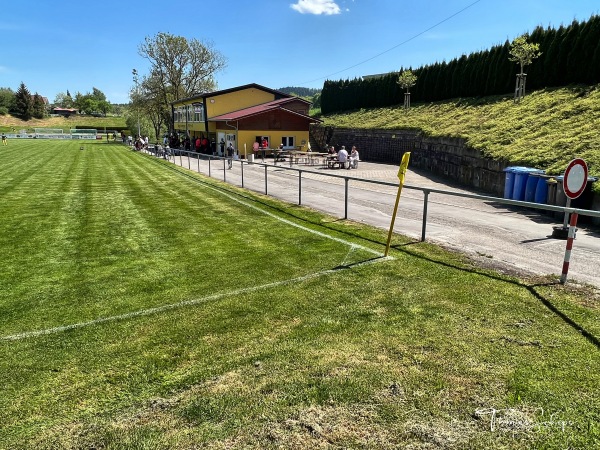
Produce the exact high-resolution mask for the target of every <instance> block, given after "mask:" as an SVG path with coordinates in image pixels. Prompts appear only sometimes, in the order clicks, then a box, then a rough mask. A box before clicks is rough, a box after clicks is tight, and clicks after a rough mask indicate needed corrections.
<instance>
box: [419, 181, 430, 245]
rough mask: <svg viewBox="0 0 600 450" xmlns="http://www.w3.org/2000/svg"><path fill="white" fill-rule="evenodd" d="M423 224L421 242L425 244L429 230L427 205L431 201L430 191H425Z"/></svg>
mask: <svg viewBox="0 0 600 450" xmlns="http://www.w3.org/2000/svg"><path fill="white" fill-rule="evenodd" d="M423 194H424V198H423V224H422V225H421V242H425V230H426V228H427V204H428V200H429V191H428V190H424V191H423Z"/></svg>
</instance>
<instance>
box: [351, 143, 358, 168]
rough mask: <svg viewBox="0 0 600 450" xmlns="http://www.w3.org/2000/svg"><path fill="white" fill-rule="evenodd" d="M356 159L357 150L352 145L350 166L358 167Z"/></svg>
mask: <svg viewBox="0 0 600 450" xmlns="http://www.w3.org/2000/svg"><path fill="white" fill-rule="evenodd" d="M358 161H360V160H359V157H358V150H357V149H356V147H355V146H354V145H353V146H352V151H351V152H350V168H352V169H358Z"/></svg>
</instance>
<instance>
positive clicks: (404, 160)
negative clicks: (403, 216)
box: [385, 152, 410, 256]
mask: <svg viewBox="0 0 600 450" xmlns="http://www.w3.org/2000/svg"><path fill="white" fill-rule="evenodd" d="M409 160H410V152H406V153H404V155H402V162H401V163H400V168H399V169H398V180H399V184H398V194H397V195H396V204H395V205H394V212H393V213H392V223H391V224H390V231H389V232H388V240H387V243H386V245H385V256H387V255H388V252H389V251H390V242H392V232H393V231H394V222H395V221H396V213H397V212H398V204H399V203H400V194H401V193H402V186H404V176H405V175H406V169H407V168H408V161H409Z"/></svg>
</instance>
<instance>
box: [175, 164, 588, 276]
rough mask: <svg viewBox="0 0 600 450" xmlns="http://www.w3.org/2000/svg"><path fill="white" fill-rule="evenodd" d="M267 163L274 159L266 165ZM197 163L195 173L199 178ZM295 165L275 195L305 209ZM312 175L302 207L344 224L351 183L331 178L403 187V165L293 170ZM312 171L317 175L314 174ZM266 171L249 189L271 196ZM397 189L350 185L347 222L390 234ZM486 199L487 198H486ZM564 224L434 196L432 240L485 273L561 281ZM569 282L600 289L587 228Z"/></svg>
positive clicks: (408, 226) (403, 227)
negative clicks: (558, 231)
mask: <svg viewBox="0 0 600 450" xmlns="http://www.w3.org/2000/svg"><path fill="white" fill-rule="evenodd" d="M267 163H272V160H270V159H267ZM176 164H177V165H179V164H182V165H183V167H186V168H187V167H188V161H187V158H185V157H183V158H182V159H181V160H180V157H176ZM197 164H198V162H197V160H195V159H192V160H191V161H190V163H189V166H190V167H191V169H192V170H194V171H196V170H197V167H198V165H197ZM282 167H289V164H288V163H279V164H278V166H277V167H269V169H268V193H269V195H272V196H274V197H277V198H280V199H282V200H286V201H289V202H291V203H296V204H297V203H298V173H297V172H293V171H287V170H283V168H282ZM293 167H294V168H302V169H307V171H305V172H303V173H302V205H305V206H309V207H312V208H315V209H318V210H321V211H324V212H326V213H329V214H331V215H333V216H337V217H344V180H343V179H341V178H331V177H328V176H326V175H325V174H331V173H333V174H338V175H342V176H343V175H348V176H352V177H355V178H362V179H370V180H380V181H387V182H391V183H397V182H398V178H397V173H398V166H392V165H388V164H376V163H366V162H361V163H360V164H359V167H358V169H356V170H343V169H341V170H340V169H337V170H335V169H333V170H332V169H322V168H320V167H319V166H314V167H310V166H308V167H306V166H296V165H294V166H293ZM308 171H311V173H309V172H308ZM200 172H201V173H204V174H207V173H208V163H207V161H205V160H202V161H201V162H200ZM223 173H224V171H223V164H222V162H221V161H218V162H215V161H213V162H212V164H211V176H212V177H214V178H217V179H221V180H222V179H223ZM264 173H265V170H264V167H262V166H258V165H244V187H245V188H248V189H251V190H254V191H257V192H262V193H264V191H265V181H264ZM225 175H226V180H227V182H229V183H232V184H235V185H238V186H240V185H241V166H240V164H239V162H236V164H234V167H233V169H231V170H226V174H225ZM406 185H407V186H408V185H412V186H418V187H431V188H437V189H443V190H450V191H456V192H464V193H474V192H473V191H469V190H466V189H464V188H461V187H458V186H456V185H452V184H450V183H448V182H447V181H444V180H441V179H439V178H437V177H435V176H431V175H428V174H425V173H416V172H414V171H411V170H409V171H408V172H407V174H406ZM407 186H405V189H404V190H403V192H402V198H401V201H400V206H399V211H398V216H397V218H396V223H395V227H394V231H395V232H396V233H401V234H404V235H407V236H409V237H413V238H415V239H420V237H421V227H422V216H423V193H422V192H421V191H418V190H411V189H408V188H407ZM396 192H397V187H388V186H383V185H374V184H370V183H365V182H360V181H354V180H352V181H350V182H349V205H348V218H349V219H351V220H355V221H358V222H364V223H367V224H370V225H374V226H377V227H380V228H383V229H388V228H389V225H390V221H391V214H392V212H393V206H394V201H395V197H396ZM484 195H485V194H484ZM560 224H562V217H558V218H552V217H550V216H549V215H547V213H545V212H544V211H541V210H538V211H535V210H525V209H524V208H517V207H511V206H507V205H501V204H497V203H493V202H485V201H482V200H476V199H469V198H462V197H455V196H449V195H443V194H436V193H432V194H430V195H429V203H428V214H427V235H426V238H427V240H428V241H430V242H435V243H438V244H441V245H443V246H445V247H448V248H451V249H455V250H459V251H461V252H463V253H466V254H467V255H469V256H470V257H471V258H473V259H474V260H476V261H479V262H480V263H482V264H484V265H486V266H493V267H495V268H497V269H499V270H501V271H505V272H520V273H526V274H535V275H548V274H556V276H557V277H558V276H559V275H560V272H561V270H562V263H563V258H564V253H565V246H566V241H564V240H558V239H553V238H551V237H550V235H551V234H552V226H553V225H560ZM569 281H570V282H575V281H579V282H585V283H589V284H593V285H595V286H597V287H600V231H599V230H597V229H596V230H594V229H591V228H589V227H586V226H585V225H581V226H580V228H579V231H578V232H577V239H576V240H575V243H574V247H573V252H572V256H571V264H570V268H569Z"/></svg>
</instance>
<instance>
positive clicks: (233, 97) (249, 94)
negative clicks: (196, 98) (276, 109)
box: [206, 88, 275, 118]
mask: <svg viewBox="0 0 600 450" xmlns="http://www.w3.org/2000/svg"><path fill="white" fill-rule="evenodd" d="M273 100H275V95H274V94H273V93H271V92H265V91H262V90H260V89H256V88H248V89H242V90H240V91H233V92H229V93H226V94H222V95H217V96H214V97H206V111H207V115H208V118H211V117H216V116H220V115H221V114H226V113H229V112H232V111H238V110H240V109H244V108H248V107H250V106H255V105H260V104H262V103H267V102H271V101H273Z"/></svg>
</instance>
